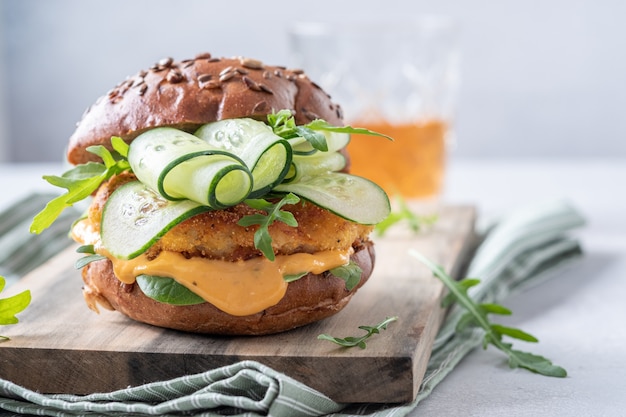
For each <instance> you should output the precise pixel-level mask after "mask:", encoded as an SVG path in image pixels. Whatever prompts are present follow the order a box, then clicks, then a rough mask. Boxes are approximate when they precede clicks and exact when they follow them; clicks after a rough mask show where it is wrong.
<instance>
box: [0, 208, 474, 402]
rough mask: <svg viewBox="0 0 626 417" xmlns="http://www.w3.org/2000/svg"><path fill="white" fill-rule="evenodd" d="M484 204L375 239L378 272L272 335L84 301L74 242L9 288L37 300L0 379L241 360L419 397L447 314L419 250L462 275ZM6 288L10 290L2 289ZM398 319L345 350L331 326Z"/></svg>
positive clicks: (10, 332) (394, 397)
mask: <svg viewBox="0 0 626 417" xmlns="http://www.w3.org/2000/svg"><path fill="white" fill-rule="evenodd" d="M474 220H475V210H474V209H473V208H472V207H469V206H453V207H444V208H442V209H441V212H440V214H439V218H438V220H437V221H436V222H435V224H434V225H433V226H431V227H429V228H428V229H425V230H423V231H422V232H420V233H419V234H418V235H413V234H410V233H408V232H405V231H402V230H400V229H398V230H397V231H396V232H393V233H391V234H390V235H389V236H385V237H384V238H375V241H376V267H375V271H374V274H373V275H372V277H371V278H370V281H369V282H368V283H367V284H366V285H365V286H364V287H363V288H362V289H361V290H360V291H359V292H358V293H357V294H356V295H355V296H354V298H353V299H352V301H351V303H350V304H349V305H348V306H347V307H346V308H345V309H344V310H343V311H341V312H340V313H339V314H337V315H335V316H333V317H331V318H329V319H326V320H323V321H321V322H318V323H314V324H312V325H309V326H306V327H303V328H300V329H296V330H293V331H289V332H285V333H282V334H278V335H272V336H262V337H212V336H205V335H195V334H187V333H182V332H177V331H172V330H167V329H160V328H156V327H152V326H149V325H145V324H142V323H136V322H133V321H131V320H129V319H127V318H126V317H124V316H122V315H121V314H119V313H117V312H109V311H103V312H102V313H101V314H99V315H98V314H95V313H93V312H92V311H91V310H89V309H88V308H87V306H86V304H85V303H84V301H83V298H82V293H81V285H82V279H81V277H80V272H79V271H77V270H75V269H74V267H73V264H74V260H75V259H76V258H77V257H78V256H80V255H78V254H76V253H75V251H74V250H75V248H74V247H72V248H69V249H68V250H66V251H65V252H63V253H60V254H59V255H58V256H57V257H55V258H53V259H52V260H50V261H49V262H47V263H46V264H44V265H42V266H41V267H39V268H38V269H37V270H35V271H33V272H32V273H30V274H28V275H27V276H26V277H24V278H23V279H22V280H20V282H19V283H17V284H15V285H14V286H13V287H11V288H10V289H9V290H8V291H7V294H8V295H10V294H12V293H17V292H19V291H21V290H23V289H26V288H28V289H30V290H31V292H32V295H33V300H32V303H31V305H30V306H29V307H28V309H27V310H25V311H24V312H23V313H21V314H20V315H19V319H20V323H19V324H17V325H15V326H7V327H3V328H2V329H1V334H3V335H6V336H9V337H10V338H11V339H10V340H8V341H5V342H1V343H0V377H1V378H4V379H7V380H10V381H12V382H14V383H16V384H19V385H22V386H25V387H27V388H30V389H33V390H37V391H40V392H47V393H75V394H86V393H91V392H102V391H111V390H115V389H119V388H125V387H127V386H129V385H131V386H134V385H139V384H143V383H147V382H153V381H158V380H163V379H169V378H173V377H177V376H181V375H186V374H192V373H198V372H203V371H206V370H209V369H212V368H215V367H219V366H224V365H229V364H232V363H235V362H237V361H241V360H255V361H259V362H261V363H263V364H265V365H267V366H270V367H272V368H273V369H275V370H277V371H279V372H283V373H285V374H287V375H289V376H290V377H292V378H294V379H296V380H299V381H301V382H303V383H305V384H307V385H309V386H311V387H313V388H315V389H317V390H319V391H321V392H323V393H325V394H326V395H328V396H329V397H330V398H332V399H334V400H335V401H338V402H380V403H397V402H406V401H411V400H412V399H414V398H415V395H417V390H418V388H419V385H420V383H421V381H422V378H423V375H424V372H425V370H426V365H427V363H428V359H429V357H430V351H431V348H432V343H433V340H434V337H435V335H436V333H437V330H438V328H439V326H440V324H441V321H442V319H443V317H444V314H445V312H444V311H443V310H442V309H441V308H440V300H441V298H442V295H443V293H444V290H445V289H444V287H443V285H442V284H441V283H440V282H439V281H438V280H437V279H436V278H434V277H433V276H432V274H431V273H430V272H429V271H428V270H427V269H426V268H425V267H424V266H423V265H422V264H421V263H419V262H418V261H416V260H414V259H413V258H411V257H410V256H409V255H408V254H407V251H408V249H409V248H413V249H415V250H418V251H420V252H421V253H423V254H424V255H426V256H427V257H429V258H430V259H432V260H434V261H436V262H438V263H439V264H441V265H442V266H443V267H444V268H445V269H446V270H447V271H449V272H450V273H451V274H452V275H453V276H457V275H458V274H459V273H461V272H462V269H463V267H464V263H465V260H466V259H467V255H468V254H469V253H470V252H471V250H472V246H473V225H474ZM3 295H4V294H3ZM388 316H398V317H399V319H398V321H396V322H393V323H391V324H390V325H389V327H388V329H387V330H385V331H382V332H381V333H380V334H379V335H375V336H374V337H372V338H371V339H370V340H369V341H368V342H367V348H366V349H359V348H350V349H346V348H340V347H337V346H336V345H334V344H333V343H330V342H328V341H323V340H318V339H317V336H318V335H319V334H321V333H328V334H331V335H333V336H337V337H345V336H360V335H361V334H363V331H362V330H360V329H358V326H361V325H374V324H376V323H378V322H380V321H382V320H384V319H385V318H386V317H388Z"/></svg>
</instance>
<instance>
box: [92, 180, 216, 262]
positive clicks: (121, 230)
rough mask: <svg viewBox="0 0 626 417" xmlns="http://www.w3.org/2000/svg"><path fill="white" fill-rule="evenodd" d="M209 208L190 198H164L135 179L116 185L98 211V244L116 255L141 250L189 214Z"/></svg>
mask: <svg viewBox="0 0 626 417" xmlns="http://www.w3.org/2000/svg"><path fill="white" fill-rule="evenodd" d="M208 210H210V208H209V207H207V206H205V205H202V204H200V203H198V202H196V201H192V200H181V201H171V200H166V199H165V198H163V197H162V196H160V195H159V194H158V193H156V192H154V191H153V190H151V189H150V188H148V187H146V186H145V185H144V184H142V183H141V182H139V181H133V182H129V183H127V184H124V185H122V186H121V187H119V188H118V189H116V190H115V191H114V192H113V193H112V194H111V196H110V197H109V199H108V200H107V202H106V204H105V206H104V209H103V211H102V223H101V226H100V228H101V236H102V244H103V246H104V247H105V248H106V250H108V251H109V253H110V254H111V255H113V256H114V257H116V258H119V259H132V258H135V257H137V256H139V255H141V254H142V253H144V252H145V251H146V250H147V249H148V248H149V247H150V246H152V245H153V244H154V243H155V242H156V241H157V240H158V239H159V238H160V237H161V236H163V235H164V234H165V233H166V232H167V231H168V230H170V229H171V228H172V227H174V226H176V225H177V224H178V223H180V222H182V221H183V220H185V219H188V218H189V217H192V216H194V215H196V214H198V213H201V212H204V211H208Z"/></svg>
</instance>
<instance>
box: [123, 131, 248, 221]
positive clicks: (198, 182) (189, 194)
mask: <svg viewBox="0 0 626 417" xmlns="http://www.w3.org/2000/svg"><path fill="white" fill-rule="evenodd" d="M128 162H129V164H130V166H131V168H132V170H133V172H134V173H135V175H136V176H137V178H138V179H139V180H140V181H141V182H143V183H144V184H146V185H147V186H149V187H150V188H152V189H153V190H155V191H158V192H159V193H160V194H161V195H162V196H163V197H165V198H166V199H168V200H182V199H190V200H194V201H196V202H198V203H201V204H204V205H208V206H210V207H212V208H214V209H220V208H225V207H228V206H233V205H235V204H238V203H240V202H241V201H243V200H244V199H245V198H247V197H248V194H249V193H250V190H251V188H252V176H251V174H250V172H249V170H248V168H247V167H246V165H245V164H244V162H243V161H242V160H241V159H240V158H239V157H237V156H236V155H233V154H231V153H228V152H226V151H224V150H222V149H215V148H212V147H211V146H210V145H209V144H208V143H207V142H205V141H203V140H202V139H199V138H197V137H195V136H194V135H191V134H189V133H186V132H183V131H181V130H178V129H174V128H170V127H160V128H156V129H151V130H149V131H147V132H145V133H142V134H141V135H139V136H138V137H137V138H135V140H134V141H133V142H131V144H130V147H129V151H128Z"/></svg>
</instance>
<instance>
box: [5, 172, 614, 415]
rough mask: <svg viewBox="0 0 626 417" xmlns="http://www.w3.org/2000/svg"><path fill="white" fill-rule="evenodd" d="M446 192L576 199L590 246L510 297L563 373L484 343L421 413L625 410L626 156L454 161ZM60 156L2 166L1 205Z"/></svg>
mask: <svg viewBox="0 0 626 417" xmlns="http://www.w3.org/2000/svg"><path fill="white" fill-rule="evenodd" d="M449 168H450V169H449V174H448V178H447V186H446V190H445V194H444V197H443V200H444V201H445V202H447V203H469V204H474V205H476V206H477V207H478V210H479V213H480V215H481V216H482V217H483V218H486V217H491V216H497V215H500V214H505V213H506V212H507V211H509V210H513V209H515V208H517V207H520V206H523V205H525V204H528V203H532V202H539V201H543V200H547V199H553V198H564V199H567V200H569V201H571V202H572V203H573V204H574V205H575V206H576V207H578V208H579V210H580V211H581V212H582V213H583V215H584V216H585V217H586V218H587V219H588V224H587V226H585V227H584V228H582V229H581V230H579V231H577V232H576V235H577V236H579V237H580V239H581V241H582V244H583V248H584V251H585V255H584V257H583V258H582V260H580V261H578V262H576V263H575V264H574V265H572V266H569V267H567V268H566V269H564V270H562V271H560V273H559V274H557V275H556V276H554V277H552V279H550V280H549V281H547V282H545V283H543V284H541V285H540V286H537V287H534V288H532V289H530V290H527V291H526V292H524V293H522V294H518V295H516V296H514V297H511V298H509V299H507V300H505V301H504V302H503V304H504V305H506V306H507V307H509V308H510V309H512V310H513V317H512V319H511V320H510V323H512V324H514V325H515V326H517V327H520V328H522V329H523V330H526V331H528V332H530V333H532V334H534V335H535V336H537V337H538V338H539V339H540V343H539V344H536V345H535V344H531V345H526V344H523V343H522V342H515V343H516V345H515V346H516V347H518V348H520V349H522V350H528V351H530V352H534V353H537V354H541V355H544V356H546V357H547V358H549V359H551V360H553V361H554V362H555V363H556V364H558V365H560V366H562V367H564V368H565V369H567V371H568V372H569V376H568V377H567V378H565V379H559V378H548V377H543V376H539V375H535V374H531V373H529V372H527V371H524V370H519V369H517V370H510V369H509V368H508V367H507V365H506V363H505V357H504V356H503V355H502V354H501V353H500V352H499V351H497V350H495V349H493V348H489V349H488V350H487V351H483V350H480V349H479V350H476V351H475V352H473V353H471V354H470V355H469V356H467V357H466V358H465V359H464V360H463V361H462V362H461V363H460V365H459V366H458V367H457V368H456V369H455V370H454V371H453V372H452V373H451V374H450V375H449V376H448V377H447V378H446V379H445V380H444V381H443V382H442V383H441V384H440V385H439V386H437V387H436V388H435V390H434V391H433V393H432V394H431V395H430V396H429V397H428V398H427V399H426V400H424V401H423V402H422V403H421V404H420V405H419V406H418V408H417V409H416V410H415V412H414V413H413V414H412V415H415V416H420V417H423V416H438V417H446V416H455V417H456V416H483V417H488V416H505V415H506V416H508V417H515V416H533V417H535V416H624V415H626V395H624V390H625V389H626V325H625V320H626V306H625V303H624V301H623V298H624V295H625V294H626V214H625V213H626V193H625V191H624V182H625V181H626V160H575V161H572V160H507V161H502V160H452V161H450V164H449ZM60 172H61V168H60V166H59V165H36V164H33V165H6V164H5V165H2V164H0V178H1V180H0V181H1V182H2V189H3V195H4V196H5V198H4V199H2V200H0V210H1V209H2V208H3V207H5V206H6V205H8V204H10V203H11V202H12V201H15V200H17V199H19V198H21V197H23V196H26V195H27V194H28V193H29V192H31V191H34V190H38V191H46V190H48V191H51V192H54V191H55V189H54V188H53V187H51V186H48V185H47V183H45V182H44V181H43V180H42V179H41V176H42V175H43V174H59V173H60Z"/></svg>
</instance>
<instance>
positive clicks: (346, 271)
mask: <svg viewBox="0 0 626 417" xmlns="http://www.w3.org/2000/svg"><path fill="white" fill-rule="evenodd" d="M330 273H331V274H333V275H334V276H336V277H337V278H341V279H343V280H344V281H345V282H346V289H347V290H348V291H352V290H353V289H354V288H355V287H356V286H357V285H359V282H361V275H362V274H363V270H362V269H361V267H359V265H357V264H356V263H354V262H353V261H352V260H351V261H350V263H348V265H342V266H338V267H336V268H333V269H331V270H330Z"/></svg>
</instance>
